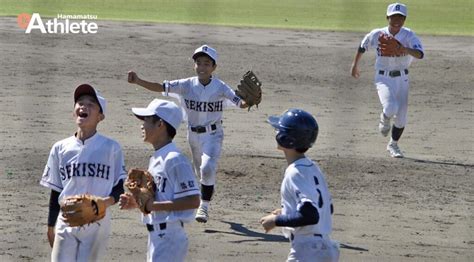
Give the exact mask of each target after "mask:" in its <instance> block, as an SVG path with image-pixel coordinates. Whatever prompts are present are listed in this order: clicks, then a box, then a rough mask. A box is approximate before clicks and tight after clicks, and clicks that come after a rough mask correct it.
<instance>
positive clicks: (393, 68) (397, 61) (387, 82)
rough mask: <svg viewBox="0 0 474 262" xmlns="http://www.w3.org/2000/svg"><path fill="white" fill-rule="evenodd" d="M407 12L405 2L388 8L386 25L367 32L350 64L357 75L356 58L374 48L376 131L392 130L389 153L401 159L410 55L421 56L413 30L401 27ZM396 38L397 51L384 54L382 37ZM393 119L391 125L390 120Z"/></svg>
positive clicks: (387, 132)
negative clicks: (379, 106) (378, 109)
mask: <svg viewBox="0 0 474 262" xmlns="http://www.w3.org/2000/svg"><path fill="white" fill-rule="evenodd" d="M407 15H408V12H407V7H406V6H405V5H404V4H400V3H394V4H390V5H388V7H387V21H388V26H386V27H383V28H377V29H374V30H372V31H371V32H370V33H368V34H367V35H366V36H365V37H364V39H362V42H361V43H360V45H359V48H358V50H357V52H356V55H355V57H354V61H353V62H352V67H351V75H352V76H353V77H354V78H359V76H360V71H359V67H358V64H359V61H360V59H361V57H362V55H363V54H364V53H365V51H367V50H369V49H370V48H374V50H375V51H376V58H375V86H376V88H377V92H378V95H379V99H380V102H381V104H382V107H383V110H382V112H381V113H380V122H379V131H380V133H381V134H382V135H383V136H387V135H388V134H389V132H390V129H391V130H392V134H391V138H390V141H389V143H388V145H387V151H388V152H389V154H390V156H392V157H397V158H401V157H403V153H402V151H401V150H400V148H399V146H398V140H399V139H400V137H401V135H402V133H403V130H404V129H405V125H406V123H407V109H408V90H409V79H408V67H409V66H410V64H411V62H412V61H413V58H417V59H422V58H423V56H424V51H423V46H422V45H421V41H420V39H419V38H418V37H417V36H416V35H415V33H414V32H413V31H412V30H410V29H408V28H406V27H403V25H404V23H405V19H406V17H407ZM387 38H390V39H393V38H394V39H395V40H396V41H397V42H396V54H395V55H394V54H386V53H385V52H384V48H383V47H382V46H381V41H383V39H387ZM392 119H393V126H390V125H391V124H390V121H391V120H392Z"/></svg>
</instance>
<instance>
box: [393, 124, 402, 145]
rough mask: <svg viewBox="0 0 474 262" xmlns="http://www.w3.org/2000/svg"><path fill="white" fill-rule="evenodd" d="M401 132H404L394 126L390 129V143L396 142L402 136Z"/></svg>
mask: <svg viewBox="0 0 474 262" xmlns="http://www.w3.org/2000/svg"><path fill="white" fill-rule="evenodd" d="M403 130H405V128H404V127H402V128H398V127H396V126H395V125H394V126H393V127H392V139H391V140H390V142H392V141H395V142H396V141H398V140H399V139H400V137H401V136H402V133H403Z"/></svg>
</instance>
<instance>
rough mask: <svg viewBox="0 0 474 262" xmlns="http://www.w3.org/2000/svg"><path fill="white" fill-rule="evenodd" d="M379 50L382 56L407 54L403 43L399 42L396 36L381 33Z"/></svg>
mask: <svg viewBox="0 0 474 262" xmlns="http://www.w3.org/2000/svg"><path fill="white" fill-rule="evenodd" d="M379 50H380V54H381V55H382V56H401V55H405V49H404V48H403V45H402V44H401V43H400V42H398V40H397V39H395V37H393V36H390V35H387V34H380V36H379Z"/></svg>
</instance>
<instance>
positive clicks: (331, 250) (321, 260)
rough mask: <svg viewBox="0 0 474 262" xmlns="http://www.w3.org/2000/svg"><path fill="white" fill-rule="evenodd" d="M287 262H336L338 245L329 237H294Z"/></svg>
mask: <svg viewBox="0 0 474 262" xmlns="http://www.w3.org/2000/svg"><path fill="white" fill-rule="evenodd" d="M287 261H292V262H293V261H294V262H296V261H297V262H337V261H339V245H338V244H337V243H336V242H334V241H332V240H331V239H330V238H329V237H319V236H313V235H296V236H295V237H294V239H293V240H291V250H290V253H289V254H288V259H287Z"/></svg>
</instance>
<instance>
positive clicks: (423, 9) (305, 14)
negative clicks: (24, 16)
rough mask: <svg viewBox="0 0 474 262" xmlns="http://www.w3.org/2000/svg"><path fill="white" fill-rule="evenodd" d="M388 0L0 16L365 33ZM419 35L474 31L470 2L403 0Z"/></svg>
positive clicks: (119, 2)
mask: <svg viewBox="0 0 474 262" xmlns="http://www.w3.org/2000/svg"><path fill="white" fill-rule="evenodd" d="M391 2H394V1H392V0H389V1H387V0H365V1H364V0H319V1H318V0H220V1H217V0H136V1H135V0H127V1H123V0H66V1H53V0H0V16H17V15H18V14H19V13H33V12H36V13H40V14H41V16H42V17H46V16H50V17H51V16H53V17H54V16H56V15H57V14H58V13H62V14H70V15H72V14H91V15H97V16H98V18H99V19H107V20H125V21H148V22H162V23H191V24H213V25H228V26H248V27H272V28H292V29H315V30H335V31H358V32H368V31H370V30H371V29H373V28H376V27H382V26H385V25H386V24H387V22H386V19H385V11H386V7H387V5H388V4H389V3H391ZM403 2H404V3H406V4H407V6H408V18H407V21H406V23H405V25H406V26H407V27H409V28H412V29H413V30H414V31H415V32H417V33H418V34H434V35H469V36H473V35H474V19H473V17H474V14H473V6H474V4H473V3H474V1H472V0H444V1H442V0H405V1H403Z"/></svg>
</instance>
